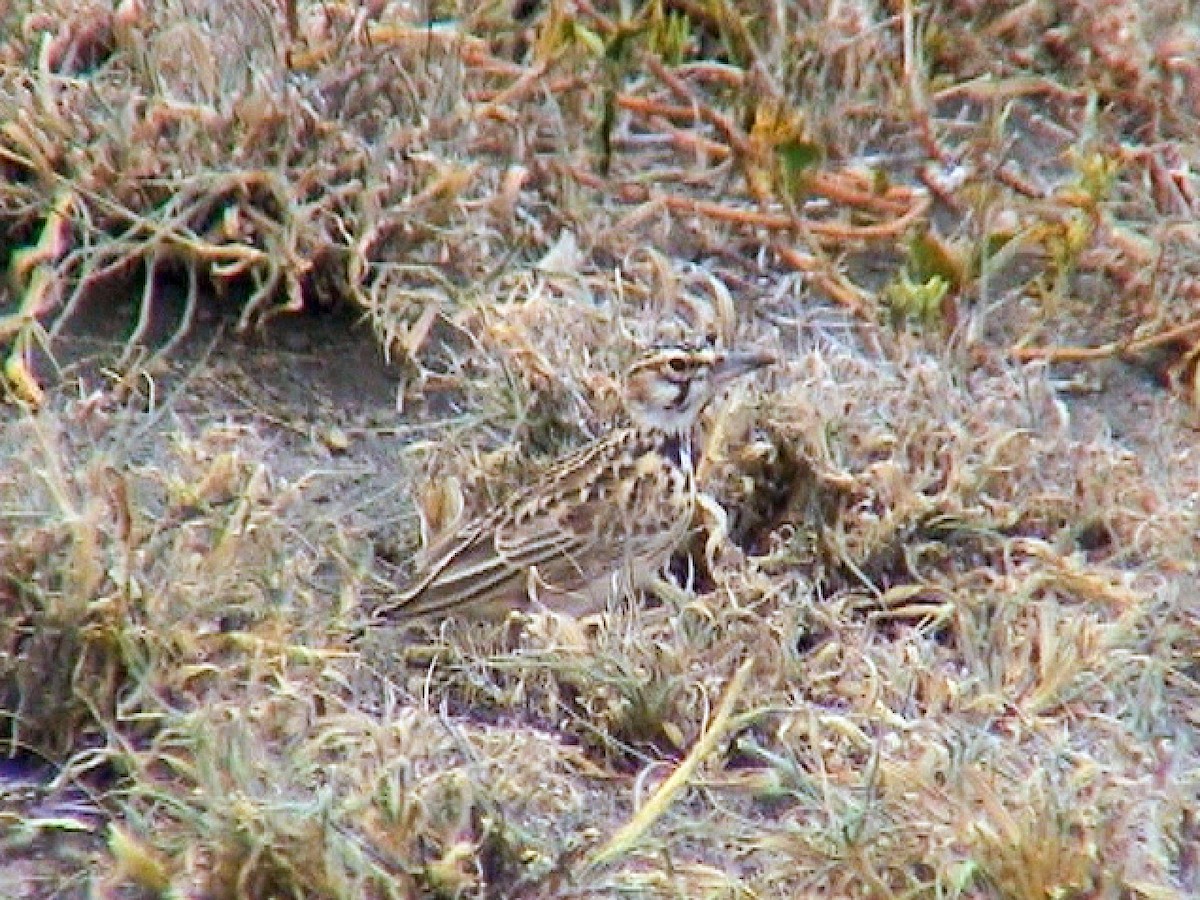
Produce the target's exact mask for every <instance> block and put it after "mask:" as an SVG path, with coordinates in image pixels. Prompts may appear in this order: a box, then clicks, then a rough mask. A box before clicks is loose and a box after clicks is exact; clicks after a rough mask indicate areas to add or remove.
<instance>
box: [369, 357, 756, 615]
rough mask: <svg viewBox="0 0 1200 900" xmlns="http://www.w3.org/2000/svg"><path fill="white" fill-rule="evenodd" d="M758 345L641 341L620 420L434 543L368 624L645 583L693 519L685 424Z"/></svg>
mask: <svg viewBox="0 0 1200 900" xmlns="http://www.w3.org/2000/svg"><path fill="white" fill-rule="evenodd" d="M775 361H776V357H775V356H774V355H773V354H771V353H769V352H767V351H749V352H734V351H727V350H722V349H718V348H716V347H712V346H679V345H676V346H668V347H658V348H654V349H652V350H649V351H647V352H645V353H644V354H642V356H641V357H640V358H639V359H637V361H635V362H634V363H633V365H632V366H631V367H630V368H629V370H628V372H627V374H626V377H625V380H624V383H623V399H624V406H625V411H626V414H627V417H628V420H629V422H628V424H627V425H626V426H624V427H618V428H615V429H614V430H612V431H610V432H609V433H607V434H605V435H603V436H601V437H600V438H598V439H597V440H595V441H593V442H592V443H590V444H587V445H585V446H583V447H581V448H580V449H578V450H576V451H575V452H573V453H570V454H569V455H567V456H566V457H564V458H563V459H560V460H559V461H557V462H555V463H553V464H551V465H550V466H549V467H548V469H547V470H546V471H545V472H544V473H543V474H542V476H541V477H540V478H539V479H537V480H536V482H534V483H532V484H530V485H529V486H527V487H525V488H523V489H520V490H518V491H517V492H516V493H515V494H514V495H513V496H512V497H511V498H510V499H509V501H508V502H507V503H504V504H503V505H501V506H498V507H497V508H495V509H493V510H491V511H489V512H487V513H485V514H483V515H481V516H478V517H476V518H473V519H469V520H468V521H466V522H465V523H463V524H461V525H457V526H455V527H452V528H450V529H448V533H446V534H444V535H442V536H440V537H438V538H437V539H435V540H433V541H432V542H431V543H430V545H429V546H428V547H426V548H425V550H424V551H423V552H422V553H420V554H419V561H418V564H417V567H416V571H415V573H414V574H413V576H412V577H411V578H410V580H409V581H408V582H407V583H406V584H405V585H404V586H403V587H401V588H400V589H399V590H398V592H397V593H395V594H394V595H393V596H391V597H389V598H387V599H386V600H385V601H384V602H383V603H381V604H380V605H379V606H377V607H376V608H375V609H374V610H372V611H371V613H370V614H369V619H368V621H369V623H370V624H372V625H391V624H402V623H404V622H408V621H413V620H418V619H426V618H428V617H432V616H442V617H448V616H451V615H454V614H462V615H465V616H471V615H472V614H474V615H477V616H479V617H484V618H486V617H492V618H494V617H496V615H497V613H499V612H503V611H506V610H510V609H519V608H530V607H531V606H532V605H537V606H541V607H543V608H545V609H548V610H551V611H553V612H565V613H567V614H571V615H583V614H586V613H589V612H594V611H598V610H599V609H602V608H603V607H604V606H605V605H606V603H607V601H608V599H609V598H610V597H611V596H612V595H613V594H614V593H615V592H616V591H618V590H621V589H622V588H628V589H636V588H639V587H644V586H645V585H646V584H647V583H649V582H651V581H652V580H653V579H654V578H655V576H656V575H657V574H658V573H659V572H660V571H661V570H662V569H663V568H664V567H665V565H666V563H667V562H668V560H669V558H670V556H671V554H672V552H673V551H674V550H675V549H676V548H677V547H679V545H680V544H681V543H682V542H683V540H684V538H685V537H686V536H687V534H688V531H689V530H690V528H691V522H692V514H693V510H694V508H695V504H696V473H695V466H694V462H693V457H692V431H693V429H694V426H695V424H696V421H697V419H698V417H699V416H700V414H701V412H702V411H703V410H704V408H705V407H706V406H707V405H708V403H709V402H710V401H711V400H712V399H713V397H714V396H715V395H716V394H717V392H718V391H719V390H720V389H721V388H722V387H724V386H726V385H727V384H729V383H730V382H731V381H733V380H734V379H735V378H737V377H739V376H741V375H744V374H747V373H749V372H752V371H755V370H757V369H761V368H763V367H765V366H768V365H771V364H772V363H774V362H775Z"/></svg>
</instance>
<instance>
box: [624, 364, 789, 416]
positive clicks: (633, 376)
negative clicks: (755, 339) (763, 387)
mask: <svg viewBox="0 0 1200 900" xmlns="http://www.w3.org/2000/svg"><path fill="white" fill-rule="evenodd" d="M773 362H775V356H774V355H773V354H770V353H766V352H763V351H752V352H746V353H735V352H732V351H727V350H717V349H715V348H712V347H702V348H695V347H666V348H660V349H656V350H652V351H650V352H649V353H646V354H645V355H643V356H642V357H641V358H640V359H639V360H638V361H637V362H635V363H634V364H633V365H632V366H631V367H630V369H629V373H628V376H627V378H626V381H625V405H626V408H627V410H628V411H629V415H630V416H631V417H632V418H633V420H634V422H635V423H636V424H638V425H640V426H643V427H653V428H660V429H662V430H664V431H667V432H670V433H673V434H685V433H687V432H688V431H690V430H691V428H692V426H693V425H694V424H695V423H696V418H697V417H698V416H699V415H700V413H701V411H702V410H703V409H704V407H705V406H706V405H708V402H709V401H710V400H712V398H713V397H714V396H715V395H716V393H717V391H719V390H720V389H721V388H722V387H724V386H725V385H726V384H728V383H729V382H730V381H732V380H733V379H734V378H736V377H737V376H739V375H744V374H745V373H747V372H752V371H754V370H755V369H760V368H762V367H763V366H768V365H770V364H771V363H773Z"/></svg>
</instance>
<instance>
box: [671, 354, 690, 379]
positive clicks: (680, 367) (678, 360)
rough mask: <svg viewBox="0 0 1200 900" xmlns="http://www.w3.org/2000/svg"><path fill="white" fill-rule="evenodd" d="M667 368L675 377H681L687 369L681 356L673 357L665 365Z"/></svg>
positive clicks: (685, 361)
mask: <svg viewBox="0 0 1200 900" xmlns="http://www.w3.org/2000/svg"><path fill="white" fill-rule="evenodd" d="M667 368H668V369H670V370H671V371H672V372H674V373H675V374H676V375H682V374H683V373H684V372H686V371H687V369H688V364H687V360H685V359H684V358H683V357H682V356H673V357H671V359H670V361H669V362H668V363H667Z"/></svg>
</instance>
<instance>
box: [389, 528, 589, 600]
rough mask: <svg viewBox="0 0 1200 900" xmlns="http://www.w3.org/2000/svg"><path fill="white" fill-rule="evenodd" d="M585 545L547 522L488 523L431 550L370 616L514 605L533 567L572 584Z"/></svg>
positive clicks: (550, 580) (550, 578) (546, 577)
mask: <svg viewBox="0 0 1200 900" xmlns="http://www.w3.org/2000/svg"><path fill="white" fill-rule="evenodd" d="M539 526H541V527H539ZM585 546H586V542H585V541H584V540H583V539H581V538H580V537H579V535H577V534H573V533H571V532H567V531H563V530H562V529H561V528H559V527H557V525H556V523H553V522H552V521H550V520H549V519H546V520H536V521H534V522H526V523H523V527H521V528H519V529H517V528H514V527H512V525H511V524H509V525H507V527H506V525H505V524H504V523H497V522H489V523H487V524H486V525H481V527H478V528H474V529H471V530H470V532H469V533H467V534H463V535H460V536H459V539H458V540H457V541H453V542H446V543H445V544H443V545H442V546H438V547H435V548H431V549H432V551H433V552H430V553H428V554H426V561H425V565H424V566H423V567H422V569H421V571H420V572H419V573H418V574H417V576H416V577H415V578H414V580H413V581H412V582H411V583H410V584H409V585H407V586H406V587H405V589H404V591H403V592H402V593H401V594H400V595H399V596H398V597H396V598H394V600H393V601H392V602H390V603H387V604H385V605H383V606H381V607H380V608H378V609H377V610H376V611H375V612H374V614H373V617H374V618H375V619H376V620H396V619H410V618H416V617H419V616H426V615H433V614H438V613H451V612H454V611H456V610H463V609H464V608H466V607H469V606H471V605H474V604H477V603H487V602H492V601H497V600H501V601H508V602H519V600H520V599H521V598H522V596H523V594H524V592H525V590H526V588H527V584H528V575H529V570H530V569H531V568H533V567H537V570H538V573H539V576H540V577H541V580H544V581H546V582H548V583H550V584H553V585H556V586H557V585H558V584H559V583H560V581H561V582H563V583H564V586H570V585H573V584H575V583H576V582H578V580H579V575H580V571H581V570H580V568H579V566H578V564H577V562H576V559H577V557H578V555H579V553H580V552H581V551H582V550H583V549H584V547H585Z"/></svg>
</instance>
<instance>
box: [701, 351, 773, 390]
mask: <svg viewBox="0 0 1200 900" xmlns="http://www.w3.org/2000/svg"><path fill="white" fill-rule="evenodd" d="M778 361H779V358H778V357H777V356H776V355H775V354H774V353H771V352H770V351H767V350H750V351H745V352H735V351H729V352H727V353H723V354H721V356H720V358H719V359H718V360H717V363H716V365H715V366H714V367H713V374H714V376H715V380H716V381H717V382H718V383H722V384H723V383H724V382H726V381H730V380H731V379H734V378H737V377H738V376H739V375H745V374H746V373H747V372H753V371H754V370H755V369H762V368H764V367H766V366H770V365H774V364H775V363H776V362H778Z"/></svg>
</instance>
